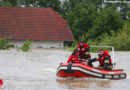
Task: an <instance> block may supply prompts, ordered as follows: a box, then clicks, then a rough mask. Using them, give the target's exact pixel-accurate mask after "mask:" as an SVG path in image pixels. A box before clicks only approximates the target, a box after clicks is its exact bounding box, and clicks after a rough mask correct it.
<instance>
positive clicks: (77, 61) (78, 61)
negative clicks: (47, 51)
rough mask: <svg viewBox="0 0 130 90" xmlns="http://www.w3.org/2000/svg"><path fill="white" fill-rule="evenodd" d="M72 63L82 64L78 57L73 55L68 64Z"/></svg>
mask: <svg viewBox="0 0 130 90" xmlns="http://www.w3.org/2000/svg"><path fill="white" fill-rule="evenodd" d="M70 62H73V63H80V60H79V59H78V57H77V56H76V55H72V56H70V57H69V59H68V61H67V63H70Z"/></svg>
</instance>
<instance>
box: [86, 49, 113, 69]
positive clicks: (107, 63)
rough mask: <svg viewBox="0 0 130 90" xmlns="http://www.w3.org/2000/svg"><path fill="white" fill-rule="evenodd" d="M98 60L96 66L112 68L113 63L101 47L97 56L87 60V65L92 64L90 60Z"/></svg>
mask: <svg viewBox="0 0 130 90" xmlns="http://www.w3.org/2000/svg"><path fill="white" fill-rule="evenodd" d="M95 61H99V64H100V65H99V66H98V67H97V68H99V69H104V70H112V68H113V64H112V60H111V56H110V55H109V52H108V51H106V50H103V49H100V50H99V54H98V58H94V59H90V60H88V65H89V66H93V65H92V62H95Z"/></svg>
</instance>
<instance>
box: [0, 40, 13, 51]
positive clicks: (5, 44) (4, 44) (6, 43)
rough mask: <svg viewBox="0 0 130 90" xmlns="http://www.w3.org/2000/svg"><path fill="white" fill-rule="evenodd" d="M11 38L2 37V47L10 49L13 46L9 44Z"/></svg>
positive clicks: (0, 45) (0, 43)
mask: <svg viewBox="0 0 130 90" xmlns="http://www.w3.org/2000/svg"><path fill="white" fill-rule="evenodd" d="M9 40H10V39H6V38H1V39H0V49H3V50H5V49H9V48H10V47H11V45H8V42H9Z"/></svg>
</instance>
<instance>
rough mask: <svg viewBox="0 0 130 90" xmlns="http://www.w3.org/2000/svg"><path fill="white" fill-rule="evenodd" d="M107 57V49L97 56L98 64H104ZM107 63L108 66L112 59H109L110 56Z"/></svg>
mask: <svg viewBox="0 0 130 90" xmlns="http://www.w3.org/2000/svg"><path fill="white" fill-rule="evenodd" d="M107 57H110V55H109V52H108V51H104V54H103V55H102V56H101V57H99V58H98V61H99V63H100V66H102V67H103V66H104V64H105V60H106V58H107ZM108 65H109V66H110V65H112V60H111V58H110V59H109V62H108Z"/></svg>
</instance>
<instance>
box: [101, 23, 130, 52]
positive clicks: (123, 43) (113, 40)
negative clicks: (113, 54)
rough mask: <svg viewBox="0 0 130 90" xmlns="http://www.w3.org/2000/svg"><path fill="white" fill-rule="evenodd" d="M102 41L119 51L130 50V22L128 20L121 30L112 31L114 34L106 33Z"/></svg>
mask: <svg viewBox="0 0 130 90" xmlns="http://www.w3.org/2000/svg"><path fill="white" fill-rule="evenodd" d="M102 43H103V45H110V46H114V48H115V50H117V51H130V23H128V22H127V23H126V24H125V25H124V27H123V29H122V30H120V31H119V32H117V33H115V32H112V36H109V35H108V34H105V35H104V39H103V41H102Z"/></svg>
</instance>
